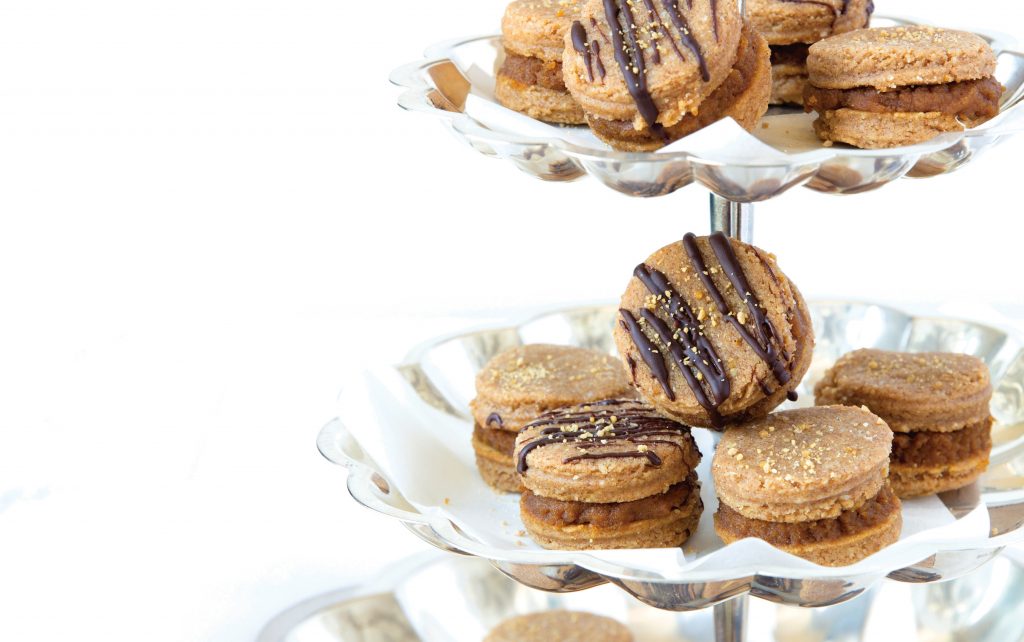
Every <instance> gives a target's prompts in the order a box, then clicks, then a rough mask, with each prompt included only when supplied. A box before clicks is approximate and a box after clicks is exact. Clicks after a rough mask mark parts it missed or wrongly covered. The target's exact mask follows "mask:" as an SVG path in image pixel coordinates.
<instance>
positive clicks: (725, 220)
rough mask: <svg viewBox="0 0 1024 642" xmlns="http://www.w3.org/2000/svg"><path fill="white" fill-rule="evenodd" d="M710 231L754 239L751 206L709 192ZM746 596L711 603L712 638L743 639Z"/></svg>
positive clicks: (723, 641) (733, 641)
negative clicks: (713, 632) (713, 620)
mask: <svg viewBox="0 0 1024 642" xmlns="http://www.w3.org/2000/svg"><path fill="white" fill-rule="evenodd" d="M711 231H712V232H723V233H725V234H726V235H727V236H731V237H732V238H736V239H739V240H741V241H743V242H744V243H751V242H752V241H753V239H754V206H753V205H751V204H749V203H734V202H732V201H727V200H725V199H724V198H722V197H721V196H718V195H717V194H711ZM748 599H749V598H748V597H747V595H746V594H745V593H744V594H743V595H739V596H737V597H734V598H732V599H731V600H729V601H727V602H722V603H721V604H716V605H715V606H714V607H713V609H714V618H715V641H716V642H744V640H745V639H746V629H747V600H748Z"/></svg>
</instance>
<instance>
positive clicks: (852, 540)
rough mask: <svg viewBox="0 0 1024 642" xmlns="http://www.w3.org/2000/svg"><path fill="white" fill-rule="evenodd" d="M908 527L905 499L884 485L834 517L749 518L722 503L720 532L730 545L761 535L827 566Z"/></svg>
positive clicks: (851, 559) (854, 557)
mask: <svg viewBox="0 0 1024 642" xmlns="http://www.w3.org/2000/svg"><path fill="white" fill-rule="evenodd" d="M902 526H903V516H902V512H901V505H900V500H899V499H898V498H897V496H896V494H895V493H894V492H893V490H892V489H891V488H890V487H889V485H888V484H886V485H884V486H883V487H882V489H881V490H880V491H879V492H878V494H877V495H875V496H874V497H872V498H870V499H869V500H868V501H866V502H864V503H863V504H861V505H860V506H858V507H856V508H852V509H849V510H844V511H843V512H841V513H840V514H839V515H838V516H837V517H835V518H832V519H820V520H813V521H809V522H800V523H792V524H787V523H775V522H766V521H762V520H756V519H749V518H747V517H744V516H742V515H740V514H739V513H737V512H736V511H734V510H732V509H731V508H729V506H727V505H725V504H720V505H719V509H718V512H716V513H715V532H716V533H717V534H718V536H719V537H721V538H722V540H723V541H724V542H726V543H727V544H729V543H732V542H735V541H737V540H740V539H743V538H745V537H757V538H760V539H763V540H765V541H766V542H768V543H769V544H771V545H772V546H775V547H776V548H779V549H782V550H784V551H787V552H789V553H792V554H793V555H797V556H799V557H803V558H805V559H808V560H810V561H812V562H815V563H817V564H821V565H823V566H846V565H849V564H853V563H855V562H858V561H860V560H862V559H864V558H865V557H867V556H868V555H871V554H872V553H875V552H877V551H879V550H881V549H882V548H884V547H885V546H888V545H889V544H892V543H893V542H895V541H897V540H898V539H899V536H900V531H901V530H902Z"/></svg>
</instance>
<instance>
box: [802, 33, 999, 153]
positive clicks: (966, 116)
mask: <svg viewBox="0 0 1024 642" xmlns="http://www.w3.org/2000/svg"><path fill="white" fill-rule="evenodd" d="M995 69H996V57H995V55H994V54H993V53H992V49H991V48H990V47H989V46H988V44H987V43H986V42H985V41H984V40H982V39H981V38H980V37H979V36H977V35H975V34H972V33H966V32H963V31H951V30H948V29H938V28H935V27H887V28H882V29H863V30H860V31H852V32H850V33H845V34H842V35H840V36H834V37H832V38H827V39H825V40H822V41H821V42H819V43H817V44H814V45H812V46H811V48H810V51H809V53H808V56H807V71H808V75H809V84H808V86H807V89H806V92H805V94H804V108H805V109H806V110H807V111H812V110H814V111H816V112H818V119H817V120H816V121H815V122H814V129H815V131H816V132H817V133H818V137H819V138H821V139H822V140H824V141H834V142H842V143H848V144H850V145H854V146H856V147H862V148H868V149H871V148H884V147H897V146H900V145H912V144H915V143H920V142H922V141H926V140H928V139H930V138H933V137H934V136H937V135H938V134H941V133H943V132H951V131H960V130H961V129H963V127H965V126H966V127H975V126H977V125H980V124H981V123H983V122H985V121H986V120H989V119H990V118H992V117H993V116H995V115H996V114H998V113H999V99H1000V96H1002V93H1003V86H1002V85H1000V84H999V81H997V80H996V79H995V78H994V77H993V76H992V74H993V73H994V72H995Z"/></svg>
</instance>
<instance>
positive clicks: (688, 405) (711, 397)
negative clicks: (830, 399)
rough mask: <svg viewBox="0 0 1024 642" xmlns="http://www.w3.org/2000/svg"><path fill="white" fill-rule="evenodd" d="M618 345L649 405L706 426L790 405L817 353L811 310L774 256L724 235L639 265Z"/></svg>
mask: <svg viewBox="0 0 1024 642" xmlns="http://www.w3.org/2000/svg"><path fill="white" fill-rule="evenodd" d="M614 337H615V343H616V345H617V346H618V349H619V354H620V355H621V356H622V359H623V362H624V363H625V365H626V371H627V373H628V374H629V378H630V382H631V383H632V385H633V386H634V387H635V388H636V389H637V390H638V391H639V393H640V395H641V396H642V397H643V398H644V399H645V400H646V401H647V402H649V403H651V404H652V405H654V406H655V407H657V409H658V411H659V412H661V413H663V414H665V415H666V416H669V417H673V418H674V419H676V420H678V421H681V422H684V423H686V424H689V425H691V426H702V427H710V428H721V427H723V426H725V425H727V424H736V423H741V422H743V421H746V420H749V419H754V418H757V417H763V416H765V415H767V414H768V413H769V412H771V411H772V410H774V409H775V408H776V407H777V406H778V405H779V404H781V403H782V402H784V401H785V400H786V399H787V398H790V399H794V400H795V399H796V393H795V390H796V387H797V385H798V384H799V383H800V380H801V378H802V377H803V376H804V374H805V373H806V372H807V368H808V367H809V366H810V363H811V351H812V349H813V346H814V331H813V329H812V327H811V317H810V313H809V312H808V310H807V305H806V303H805V302H804V299H803V297H802V296H801V295H800V291H799V290H797V288H796V286H795V285H793V283H792V282H790V280H789V279H787V278H786V275H785V274H783V273H782V271H781V270H780V269H779V266H778V264H777V263H776V262H775V257H774V256H772V255H771V254H769V253H767V252H765V251H764V250H761V249H759V248H756V247H754V246H752V245H747V244H746V243H742V242H740V241H738V240H735V239H730V238H728V237H726V236H725V235H724V234H722V233H715V234H712V235H711V236H704V237H697V236H694V235H693V234H687V235H686V236H685V237H683V240H682V241H680V242H676V243H673V244H671V245H668V246H666V247H663V248H662V249H660V250H658V251H657V252H655V253H654V254H652V255H651V256H650V257H648V259H647V260H646V261H644V262H643V263H641V264H640V265H638V266H637V267H636V269H635V270H634V271H633V278H632V279H630V281H629V285H628V286H627V287H626V291H625V293H624V294H623V295H622V299H621V301H620V303H619V319H618V323H617V324H616V327H615V330H614Z"/></svg>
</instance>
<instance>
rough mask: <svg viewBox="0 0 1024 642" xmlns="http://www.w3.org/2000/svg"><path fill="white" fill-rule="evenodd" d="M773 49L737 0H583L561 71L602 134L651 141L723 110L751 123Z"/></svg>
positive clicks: (617, 142)
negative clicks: (747, 19)
mask: <svg viewBox="0 0 1024 642" xmlns="http://www.w3.org/2000/svg"><path fill="white" fill-rule="evenodd" d="M768 55H769V54H768V50H767V45H766V44H765V42H764V40H763V39H762V38H761V37H760V36H758V35H757V34H756V33H755V32H753V31H751V30H749V29H745V27H744V24H743V21H742V20H741V18H740V16H739V11H738V7H737V5H736V3H731V2H718V1H717V0H694V1H693V2H687V3H677V2H670V1H668V0H643V1H642V2H640V1H637V2H634V1H633V0H607V1H606V0H585V2H583V4H582V5H581V8H580V13H579V15H578V17H577V19H576V20H575V21H573V23H572V26H571V27H570V29H569V33H567V34H566V36H565V53H564V55H563V64H564V69H563V72H564V78H565V84H566V87H567V88H568V89H569V92H570V93H571V94H572V95H573V97H574V98H575V99H576V101H577V102H578V103H579V104H580V106H581V107H582V108H583V111H584V113H585V114H586V117H587V122H588V124H589V125H590V127H591V129H593V130H594V133H595V134H596V135H597V136H598V137H599V138H601V139H602V140H604V141H605V142H607V143H608V144H609V145H611V146H612V147H614V148H616V149H620V150H626V151H649V150H654V149H657V148H659V147H662V146H664V145H666V144H668V143H669V142H672V141H673V140H676V139H678V138H681V137H682V136H685V135H686V134H689V133H691V132H693V131H695V130H697V129H699V128H701V127H703V126H705V125H708V124H710V123H712V122H714V121H716V120H718V119H720V118H724V117H726V116H732V117H733V118H735V119H736V120H737V121H738V122H740V124H741V125H743V126H744V127H747V128H752V127H753V126H754V124H755V123H756V122H757V121H758V120H759V119H760V117H761V115H763V114H764V111H765V110H766V109H767V96H768V93H769V91H770V83H771V78H770V72H769V63H768ZM719 90H720V91H719Z"/></svg>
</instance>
